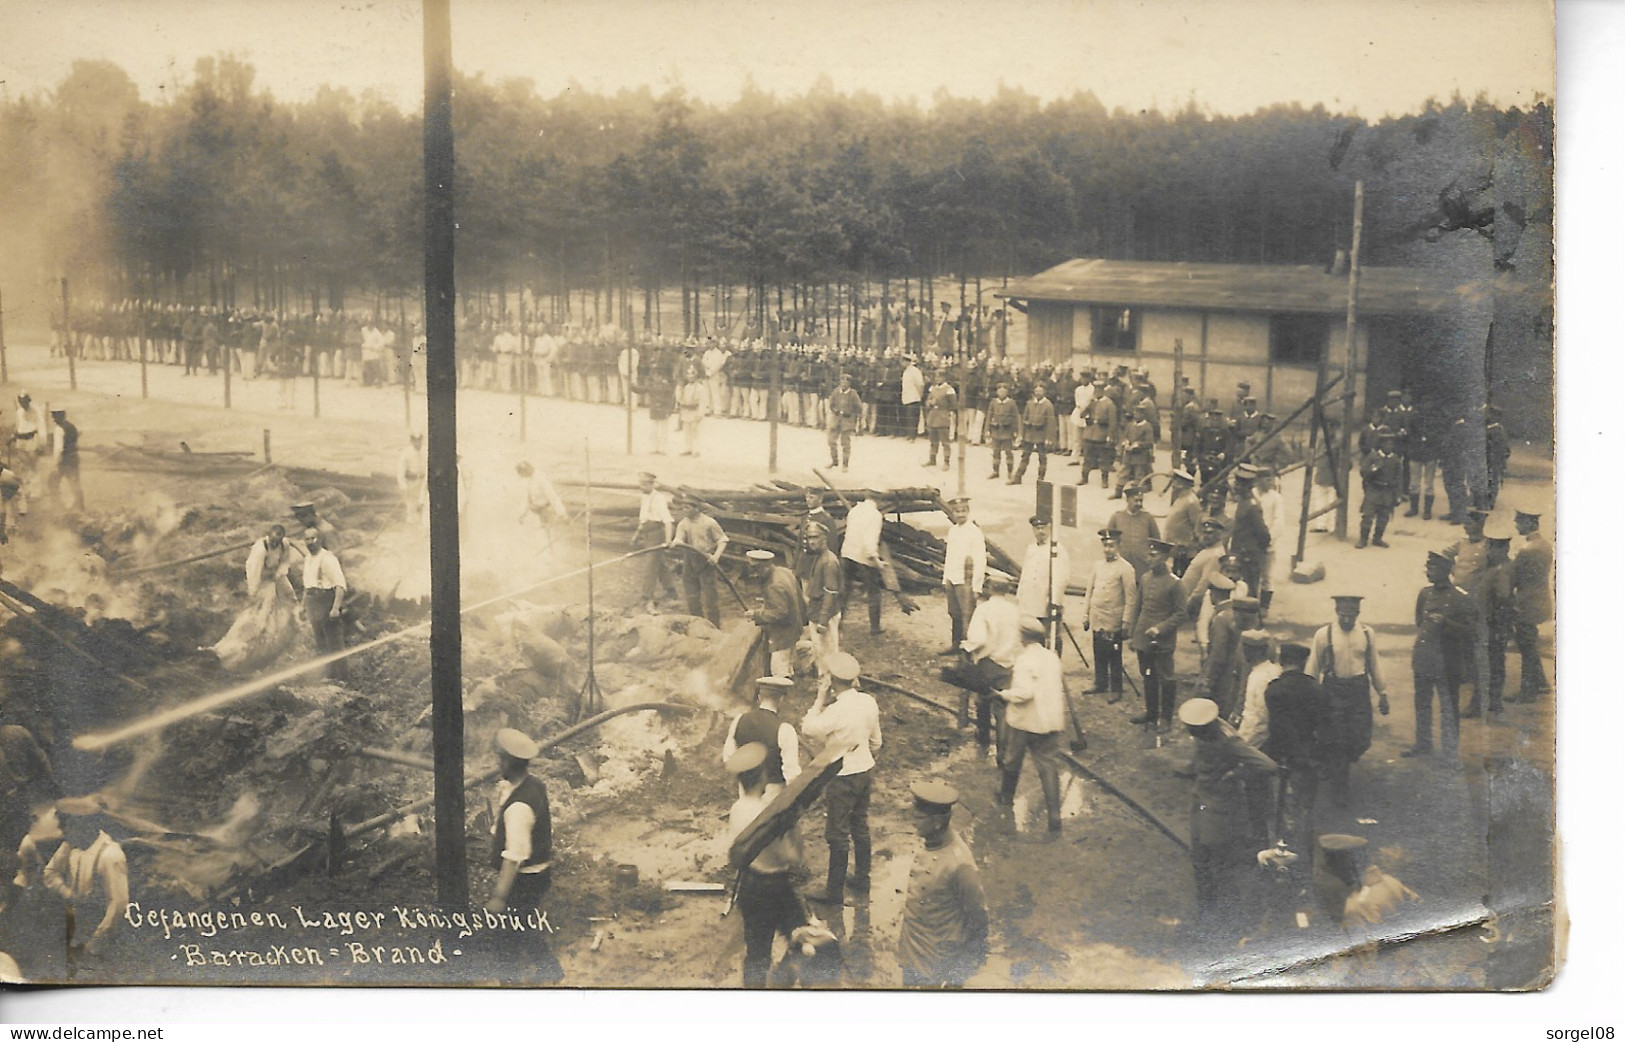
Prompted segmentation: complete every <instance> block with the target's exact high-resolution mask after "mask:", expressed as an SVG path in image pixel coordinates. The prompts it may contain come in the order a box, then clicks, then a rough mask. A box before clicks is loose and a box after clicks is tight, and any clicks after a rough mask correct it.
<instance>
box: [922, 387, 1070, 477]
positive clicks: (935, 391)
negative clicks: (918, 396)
mask: <svg viewBox="0 0 1625 1042" xmlns="http://www.w3.org/2000/svg"><path fill="white" fill-rule="evenodd" d="M958 412H959V394H958V393H957V392H956V391H955V390H954V388H953V384H951V383H949V382H948V375H947V373H946V372H939V373H937V376H936V380H935V381H934V382H933V383H932V384H931V390H930V391H929V392H927V394H926V397H925V433H926V435H927V436H928V437H930V439H931V456H930V458H929V459H928V460H926V462H925V465H926V466H927V467H934V466H936V465H937V450H938V449H939V448H940V449H941V450H942V469H943V470H947V469H948V464H949V463H950V462H952V460H953V454H954V446H953V432H954V417H955V414H957V413H958ZM1040 468H1042V464H1040Z"/></svg>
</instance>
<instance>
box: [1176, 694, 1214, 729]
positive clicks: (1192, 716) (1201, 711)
mask: <svg viewBox="0 0 1625 1042" xmlns="http://www.w3.org/2000/svg"><path fill="white" fill-rule="evenodd" d="M1218 718H1219V703H1217V702H1215V701H1213V699H1211V698H1193V699H1191V700H1190V701H1188V702H1186V703H1185V704H1184V705H1182V706H1180V707H1179V722H1180V723H1182V724H1184V725H1185V726H1187V727H1202V726H1204V725H1206V724H1211V723H1212V722H1213V721H1215V720H1217V719H1218Z"/></svg>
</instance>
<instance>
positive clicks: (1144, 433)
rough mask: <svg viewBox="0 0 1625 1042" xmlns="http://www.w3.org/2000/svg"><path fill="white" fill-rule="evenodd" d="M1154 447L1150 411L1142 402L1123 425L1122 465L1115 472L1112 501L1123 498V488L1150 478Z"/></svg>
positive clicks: (1154, 439) (1154, 436) (1154, 434)
mask: <svg viewBox="0 0 1625 1042" xmlns="http://www.w3.org/2000/svg"><path fill="white" fill-rule="evenodd" d="M1156 445H1157V442H1156V433H1155V432H1154V431H1153V430H1152V428H1151V410H1150V409H1149V407H1148V405H1147V403H1146V402H1144V401H1142V402H1140V403H1139V404H1138V405H1136V406H1135V407H1134V419H1133V420H1132V421H1130V422H1129V423H1127V424H1125V425H1124V429H1123V440H1122V449H1123V465H1122V466H1121V467H1120V468H1119V469H1118V471H1117V487H1116V488H1115V489H1114V490H1113V491H1112V498H1113V499H1121V498H1122V497H1123V488H1124V486H1126V485H1127V486H1139V485H1140V484H1141V482H1143V481H1144V480H1145V479H1146V478H1148V477H1150V476H1151V459H1152V454H1153V453H1154V452H1155V451H1156Z"/></svg>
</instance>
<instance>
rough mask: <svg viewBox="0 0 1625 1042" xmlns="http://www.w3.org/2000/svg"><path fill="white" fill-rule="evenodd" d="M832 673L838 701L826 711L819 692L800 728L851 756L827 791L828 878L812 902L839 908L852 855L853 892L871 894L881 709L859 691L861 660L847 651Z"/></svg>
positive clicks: (833, 661) (836, 660) (838, 657)
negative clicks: (871, 811) (871, 823)
mask: <svg viewBox="0 0 1625 1042" xmlns="http://www.w3.org/2000/svg"><path fill="white" fill-rule="evenodd" d="M827 667H828V669H829V675H830V678H831V679H832V681H833V684H832V685H831V686H832V688H833V689H834V690H835V692H836V694H835V700H834V701H833V702H831V703H829V705H828V706H826V705H825V703H824V692H822V691H820V692H819V693H818V695H817V697H816V698H815V699H814V700H813V704H812V708H811V709H809V710H808V711H807V716H806V718H805V719H804V720H802V722H801V733H802V734H804V735H806V736H807V737H808V738H815V739H822V740H823V743H824V748H825V749H829V748H836V749H844V750H846V753H845V755H844V756H843V758H842V760H841V771H840V773H839V774H838V775H836V776H835V777H834V778H832V779H830V783H829V786H828V788H826V789H825V790H824V806H825V809H826V811H827V817H826V818H825V822H824V839H825V840H826V841H827V842H828V843H829V872H828V875H827V877H826V879H825V884H824V889H823V891H822V892H819V893H815V894H811V895H809V896H810V897H811V899H812V900H814V901H820V902H828V903H830V904H835V905H839V904H841V903H842V902H843V901H844V900H845V897H846V881H847V875H846V859H847V852H848V851H851V854H852V889H853V891H854V892H855V893H857V894H860V895H863V896H867V895H868V893H869V871H870V867H871V861H872V853H871V847H870V841H869V797H870V795H871V791H872V789H873V773H874V767H875V753H876V752H878V751H879V750H880V746H881V737H880V707H879V706H878V705H876V704H875V700H874V698H873V697H872V696H871V695H869V694H868V693H867V692H864V691H860V690H858V672H859V668H858V660H857V659H855V658H853V657H852V656H851V655H849V654H847V653H846V652H844V651H843V652H841V653H840V654H838V655H832V656H830V660H829V662H828V663H827Z"/></svg>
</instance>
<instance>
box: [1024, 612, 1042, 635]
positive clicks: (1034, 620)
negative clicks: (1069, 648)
mask: <svg viewBox="0 0 1625 1042" xmlns="http://www.w3.org/2000/svg"><path fill="white" fill-rule="evenodd" d="M1045 633H1046V630H1045V629H1044V622H1043V620H1042V619H1040V618H1039V617H1038V616H1036V615H1023V616H1022V617H1021V635H1022V636H1023V637H1042V636H1044V635H1045Z"/></svg>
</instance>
